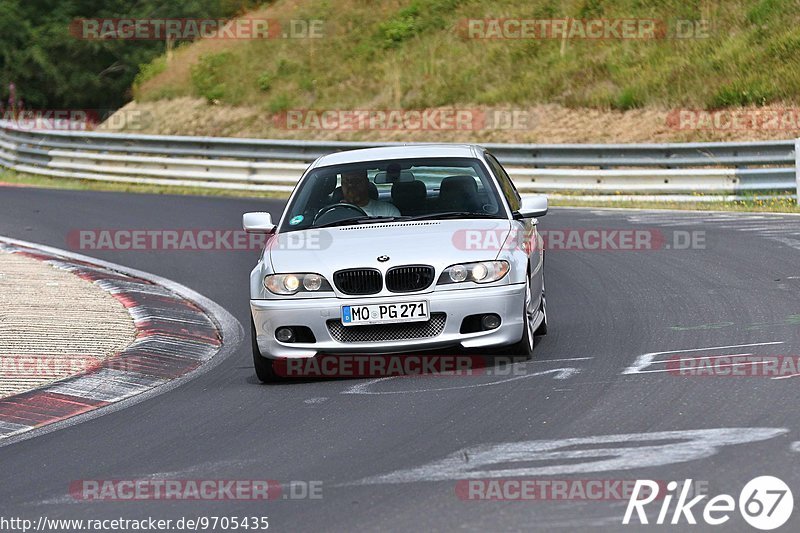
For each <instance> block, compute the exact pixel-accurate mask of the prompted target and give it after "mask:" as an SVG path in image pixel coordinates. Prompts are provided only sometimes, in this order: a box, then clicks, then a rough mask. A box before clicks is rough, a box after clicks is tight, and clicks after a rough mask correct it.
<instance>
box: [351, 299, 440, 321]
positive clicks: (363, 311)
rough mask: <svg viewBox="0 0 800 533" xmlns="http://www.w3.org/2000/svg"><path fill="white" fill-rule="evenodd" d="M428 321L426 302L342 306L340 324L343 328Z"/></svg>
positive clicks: (428, 314)
mask: <svg viewBox="0 0 800 533" xmlns="http://www.w3.org/2000/svg"><path fill="white" fill-rule="evenodd" d="M429 319H430V313H429V311H428V302H405V303H401V304H400V303H398V304H373V305H343V306H342V324H343V325H345V326H358V325H364V324H391V323H394V322H423V321H425V320H429Z"/></svg>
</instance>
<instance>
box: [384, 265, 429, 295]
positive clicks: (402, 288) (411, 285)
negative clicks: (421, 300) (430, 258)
mask: <svg viewBox="0 0 800 533" xmlns="http://www.w3.org/2000/svg"><path fill="white" fill-rule="evenodd" d="M433 274H434V271H433V267H432V266H428V265H408V266H399V267H392V268H390V269H389V271H388V272H387V273H386V288H387V289H389V290H390V291H391V292H413V291H421V290H422V289H425V288H427V287H429V286H430V284H431V283H433Z"/></svg>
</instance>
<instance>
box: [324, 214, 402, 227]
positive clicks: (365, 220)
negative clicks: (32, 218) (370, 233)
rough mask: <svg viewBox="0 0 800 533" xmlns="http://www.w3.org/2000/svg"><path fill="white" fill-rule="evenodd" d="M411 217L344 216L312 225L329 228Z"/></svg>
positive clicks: (396, 220)
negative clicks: (340, 218) (342, 218)
mask: <svg viewBox="0 0 800 533" xmlns="http://www.w3.org/2000/svg"><path fill="white" fill-rule="evenodd" d="M411 218H412V217H403V216H400V217H392V216H388V217H369V216H368V217H354V218H345V219H344V220H336V221H334V222H328V223H327V224H322V225H321V226H314V227H315V228H331V227H333V226H344V225H348V224H379V223H381V222H398V221H401V220H411Z"/></svg>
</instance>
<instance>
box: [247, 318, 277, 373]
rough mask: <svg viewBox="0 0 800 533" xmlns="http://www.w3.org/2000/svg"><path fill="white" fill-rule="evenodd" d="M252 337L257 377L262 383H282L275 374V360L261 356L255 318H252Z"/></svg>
mask: <svg viewBox="0 0 800 533" xmlns="http://www.w3.org/2000/svg"><path fill="white" fill-rule="evenodd" d="M250 337H251V338H252V340H253V366H254V367H255V369H256V377H258V379H259V381H261V382H262V383H274V382H276V381H281V376H279V375H278V374H277V373H276V372H275V360H274V359H267V358H266V357H264V356H262V355H261V350H259V349H258V342H257V341H256V325H255V323H254V322H253V317H250Z"/></svg>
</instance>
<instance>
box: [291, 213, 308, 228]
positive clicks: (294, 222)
mask: <svg viewBox="0 0 800 533" xmlns="http://www.w3.org/2000/svg"><path fill="white" fill-rule="evenodd" d="M303 218H305V217H304V216H303V215H297V216H296V217H292V219H291V220H290V221H289V225H290V226H296V225H298V224H299V223H301V222H302V221H303Z"/></svg>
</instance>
